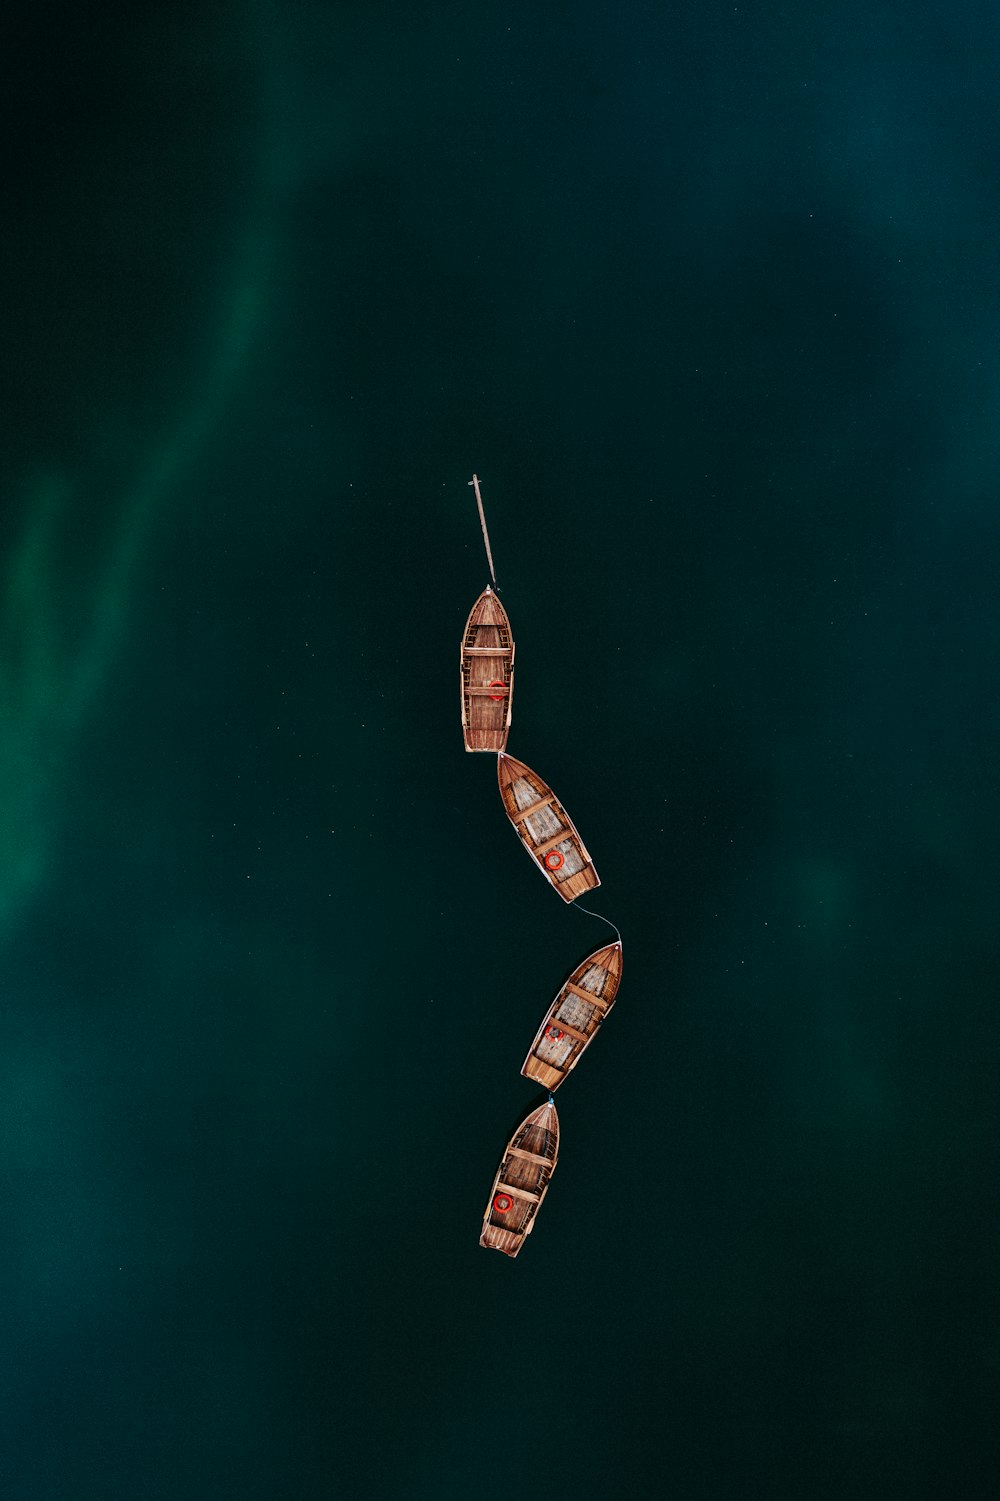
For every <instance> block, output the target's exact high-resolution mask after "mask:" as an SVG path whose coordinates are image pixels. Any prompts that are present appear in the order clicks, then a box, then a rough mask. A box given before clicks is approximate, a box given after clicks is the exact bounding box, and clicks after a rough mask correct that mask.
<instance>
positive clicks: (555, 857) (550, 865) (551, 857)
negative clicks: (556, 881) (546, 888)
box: [542, 850, 566, 870]
mask: <svg viewBox="0 0 1000 1501" xmlns="http://www.w3.org/2000/svg"><path fill="white" fill-rule="evenodd" d="M542 864H543V865H544V866H545V869H546V870H562V868H563V866H564V865H565V864H566V861H565V860H564V858H563V856H562V855H560V853H559V851H558V850H549V852H548V854H547V855H546V856H545V858H544V859H543V861H542Z"/></svg>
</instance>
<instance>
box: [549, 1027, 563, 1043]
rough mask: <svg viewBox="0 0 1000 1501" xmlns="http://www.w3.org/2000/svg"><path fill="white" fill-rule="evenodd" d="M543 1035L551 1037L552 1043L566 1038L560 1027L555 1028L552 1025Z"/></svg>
mask: <svg viewBox="0 0 1000 1501" xmlns="http://www.w3.org/2000/svg"><path fill="white" fill-rule="evenodd" d="M545 1035H546V1036H547V1037H551V1038H552V1040H553V1042H561V1041H562V1039H563V1038H564V1037H565V1036H566V1033H565V1032H564V1031H563V1029H562V1027H557V1026H555V1025H554V1024H553V1025H552V1026H551V1027H549V1029H548V1031H547V1032H546V1034H545Z"/></svg>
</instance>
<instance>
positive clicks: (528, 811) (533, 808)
mask: <svg viewBox="0 0 1000 1501" xmlns="http://www.w3.org/2000/svg"><path fill="white" fill-rule="evenodd" d="M555 800H556V795H555V793H554V792H550V793H549V795H548V797H540V798H539V799H538V801H537V803H529V804H528V806H527V807H526V808H518V810H517V812H516V813H512V814H511V817H512V818H513V820H514V822H515V823H520V822H521V820H522V819H523V818H530V817H531V815H532V813H539V812H541V810H542V808H547V807H548V806H549V804H550V803H554V802H555Z"/></svg>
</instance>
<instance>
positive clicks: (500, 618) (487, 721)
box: [459, 588, 514, 755]
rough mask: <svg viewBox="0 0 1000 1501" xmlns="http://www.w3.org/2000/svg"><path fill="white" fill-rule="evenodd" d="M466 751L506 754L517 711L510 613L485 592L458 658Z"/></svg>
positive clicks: (467, 627) (472, 613)
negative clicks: (514, 714)
mask: <svg viewBox="0 0 1000 1501" xmlns="http://www.w3.org/2000/svg"><path fill="white" fill-rule="evenodd" d="M459 668H460V674H461V683H460V690H461V701H462V735H463V738H464V740H465V748H466V750H467V751H491V752H492V753H493V754H494V755H495V754H496V753H497V752H498V751H502V750H506V748H507V736H508V735H509V733H510V719H511V712H512V710H513V706H514V638H513V636H512V634H511V629H510V621H509V619H508V618H507V611H506V610H505V609H504V607H503V605H502V604H501V603H500V601H499V599H497V597H496V595H495V594H494V593H493V590H492V589H490V588H486V589H484V590H483V592H482V594H480V596H479V598H478V599H477V600H476V602H475V604H474V605H473V606H472V609H471V610H470V611H469V618H468V620H467V621H466V622H465V632H464V634H463V636H462V646H461V651H460V654H459Z"/></svg>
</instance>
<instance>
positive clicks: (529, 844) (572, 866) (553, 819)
mask: <svg viewBox="0 0 1000 1501" xmlns="http://www.w3.org/2000/svg"><path fill="white" fill-rule="evenodd" d="M497 779H498V781H499V784H500V796H501V797H502V798H503V805H504V809H505V811H506V813H507V817H508V818H509V819H510V821H511V823H512V824H513V825H514V828H515V829H516V830H517V834H518V837H519V839H520V840H521V843H522V844H523V845H524V847H525V849H526V850H527V851H528V853H529V854H530V855H531V858H532V860H533V861H534V862H535V864H536V865H537V866H538V868H539V870H540V871H541V872H542V875H543V876H544V877H545V879H546V880H547V881H548V883H549V885H550V886H553V887H554V888H555V890H556V891H558V893H559V895H560V896H561V897H562V899H563V901H564V902H573V901H575V900H576V898H577V897H578V896H582V895H583V893H584V892H585V891H593V889H594V888H595V886H600V884H601V881H600V877H599V876H598V874H597V871H596V870H595V869H594V862H593V860H591V858H590V855H589V853H588V851H587V847H586V845H585V844H584V842H583V840H582V839H581V838H580V836H579V834H578V833H577V831H576V825H575V824H574V823H573V820H572V819H571V818H570V816H569V814H568V813H567V812H566V809H565V808H564V807H563V805H562V803H560V801H559V799H558V798H557V797H556V795H555V793H554V792H553V791H552V788H551V787H550V786H549V785H548V783H547V782H543V781H542V779H541V777H540V776H539V775H538V773H537V772H534V771H532V770H531V768H530V766H525V764H524V762H523V761H516V760H515V759H514V757H513V756H508V755H504V754H502V753H501V755H500V757H499V759H498V761H497Z"/></svg>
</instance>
